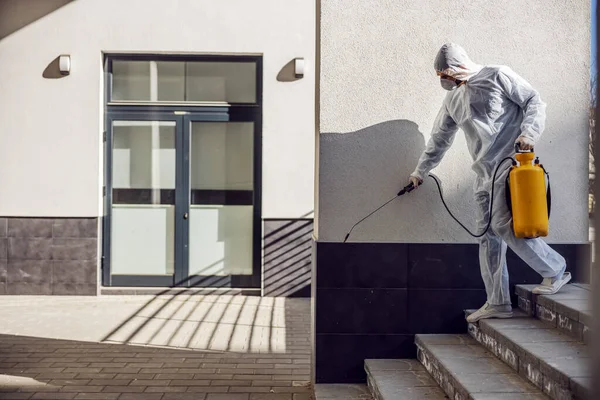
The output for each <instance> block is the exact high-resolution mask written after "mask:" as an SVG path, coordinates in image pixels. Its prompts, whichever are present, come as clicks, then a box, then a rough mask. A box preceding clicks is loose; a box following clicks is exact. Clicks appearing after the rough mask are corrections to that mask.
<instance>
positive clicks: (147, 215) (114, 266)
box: [104, 115, 181, 286]
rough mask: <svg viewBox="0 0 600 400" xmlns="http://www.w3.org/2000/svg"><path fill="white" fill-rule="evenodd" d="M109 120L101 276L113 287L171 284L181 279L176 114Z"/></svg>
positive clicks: (134, 116)
mask: <svg viewBox="0 0 600 400" xmlns="http://www.w3.org/2000/svg"><path fill="white" fill-rule="evenodd" d="M108 123H109V129H108V131H107V142H108V148H107V150H108V151H107V160H106V161H107V166H108V168H109V170H108V171H107V177H109V178H110V179H109V180H108V182H107V183H108V185H107V188H106V191H107V193H106V195H107V208H108V210H107V211H108V212H107V217H108V218H107V220H108V224H106V225H105V230H106V232H105V251H104V261H105V262H106V261H108V263H109V265H110V276H108V277H106V276H105V278H108V279H109V282H111V284H113V285H118V286H172V285H173V284H174V283H176V281H177V278H179V279H181V273H180V272H179V273H178V268H177V265H178V264H181V255H180V254H178V242H179V241H181V234H180V233H179V234H178V232H180V230H181V222H180V220H179V219H178V218H177V215H180V214H181V210H180V208H181V207H178V205H177V200H178V199H180V198H181V194H179V193H178V192H179V191H180V188H179V187H178V186H180V185H178V184H177V182H178V180H181V179H178V175H180V174H181V167H179V168H178V164H180V163H178V157H179V156H178V153H180V151H178V149H179V148H181V138H180V136H181V133H180V131H181V118H177V117H174V116H172V115H164V116H158V115H153V116H144V115H122V116H114V117H109V120H108ZM178 131H179V132H178ZM178 137H179V138H178ZM105 280H106V279H105Z"/></svg>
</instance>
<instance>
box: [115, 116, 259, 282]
mask: <svg viewBox="0 0 600 400" xmlns="http://www.w3.org/2000/svg"><path fill="white" fill-rule="evenodd" d="M107 123H108V130H107V152H106V154H107V156H106V164H107V178H108V179H107V186H106V208H107V213H106V218H105V221H106V223H105V225H104V229H105V233H104V254H103V267H104V277H103V278H104V284H105V285H110V286H154V287H173V286H181V287H192V286H201V287H213V288H218V287H237V288H259V287H260V265H261V248H260V243H261V233H262V229H261V209H260V190H256V187H259V188H260V151H258V152H257V151H256V149H260V135H256V131H257V125H258V119H257V118H255V116H254V114H252V113H250V114H248V115H246V114H243V115H242V116H239V115H238V116H237V117H236V116H234V117H232V116H231V115H228V114H226V113H202V112H198V113H191V112H188V113H187V114H185V113H184V112H177V113H156V112H154V113H136V112H131V113H111V114H109V116H108V118H107Z"/></svg>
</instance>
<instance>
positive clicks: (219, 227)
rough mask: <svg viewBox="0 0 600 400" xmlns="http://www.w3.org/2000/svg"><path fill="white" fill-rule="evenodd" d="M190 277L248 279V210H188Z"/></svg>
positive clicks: (197, 206)
mask: <svg viewBox="0 0 600 400" xmlns="http://www.w3.org/2000/svg"><path fill="white" fill-rule="evenodd" d="M189 237H190V270H189V274H190V275H218V276H223V275H252V206H200V205H192V206H191V208H190V235H189Z"/></svg>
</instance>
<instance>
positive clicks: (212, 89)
mask: <svg viewBox="0 0 600 400" xmlns="http://www.w3.org/2000/svg"><path fill="white" fill-rule="evenodd" d="M186 64H187V65H186V101H226V102H229V103H256V63H253V62H243V63H235V62H188V63H186Z"/></svg>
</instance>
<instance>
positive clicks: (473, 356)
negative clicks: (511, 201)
mask: <svg viewBox="0 0 600 400" xmlns="http://www.w3.org/2000/svg"><path fill="white" fill-rule="evenodd" d="M533 287H534V285H518V286H517V289H516V291H517V295H518V298H519V307H520V310H519V309H517V310H515V313H514V314H515V315H514V317H513V318H510V319H487V320H481V321H479V322H478V323H475V324H468V330H469V334H470V335H466V334H463V335H444V334H442V335H440V334H438V335H416V336H415V344H416V345H417V357H418V360H419V361H420V364H419V363H418V362H417V361H416V360H366V361H365V370H366V372H367V377H368V388H369V390H370V392H371V394H372V396H373V398H374V399H375V400H412V399H434V400H438V399H447V398H449V399H452V400H466V399H472V400H542V399H548V398H550V399H553V400H584V399H588V398H590V392H591V358H590V357H591V349H590V348H589V346H588V342H589V339H590V338H591V334H592V330H591V327H592V320H591V312H590V309H591V308H590V306H589V304H590V303H589V302H588V301H589V300H590V289H589V286H588V285H583V284H571V285H567V286H565V287H564V288H563V289H562V290H561V291H560V292H559V293H558V294H555V295H551V296H547V295H543V296H536V295H534V294H533V293H532V292H531V291H532V289H533ZM465 312H466V314H467V315H468V314H470V313H471V311H469V310H467V311H465ZM425 372H427V373H425ZM436 383H437V385H436ZM438 385H439V386H438ZM440 388H441V389H440Z"/></svg>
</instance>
